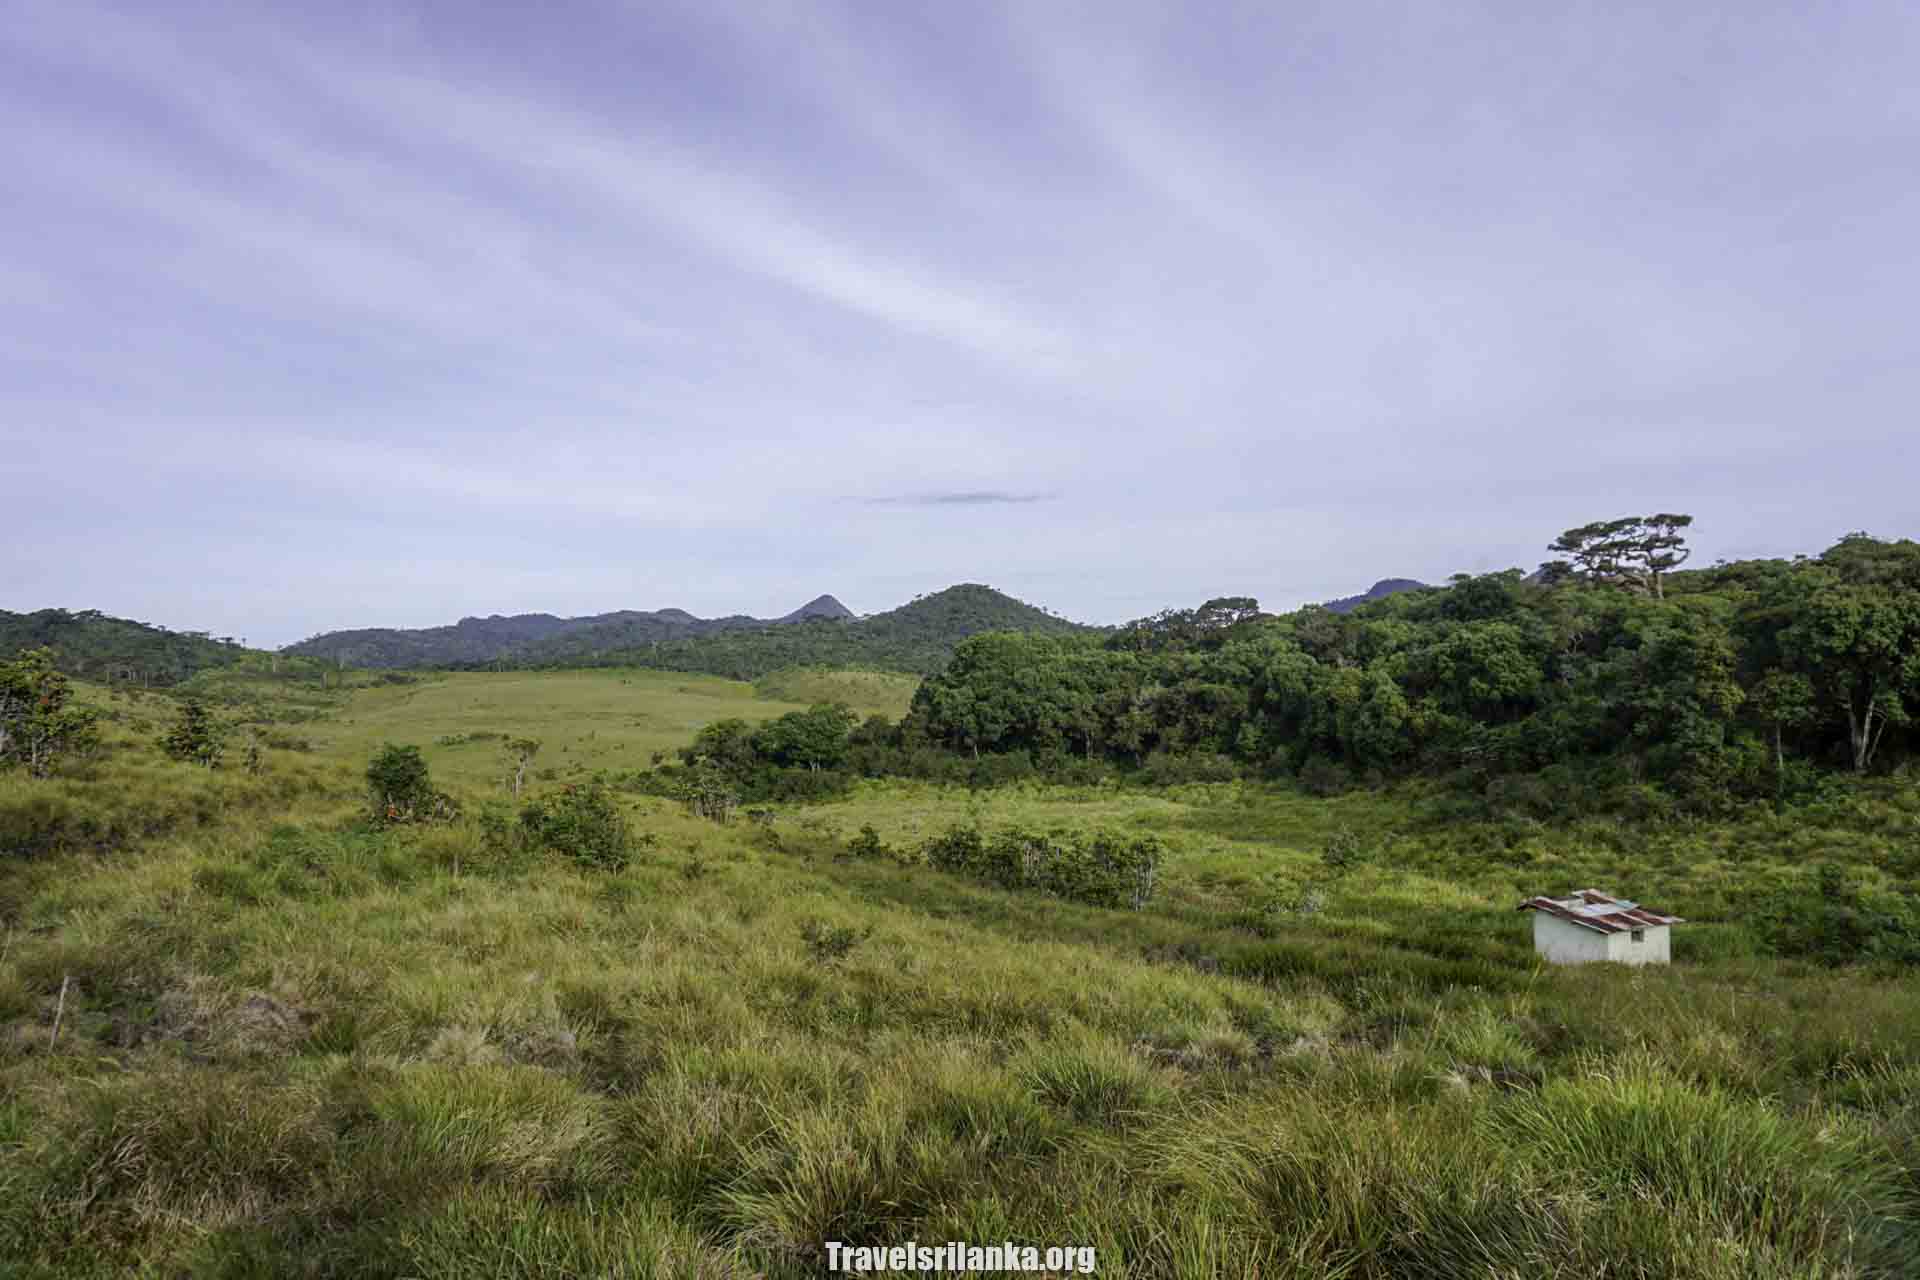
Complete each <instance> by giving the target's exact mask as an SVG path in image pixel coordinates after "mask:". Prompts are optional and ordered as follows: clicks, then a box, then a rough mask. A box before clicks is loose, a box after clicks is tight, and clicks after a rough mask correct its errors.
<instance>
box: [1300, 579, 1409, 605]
mask: <svg viewBox="0 0 1920 1280" xmlns="http://www.w3.org/2000/svg"><path fill="white" fill-rule="evenodd" d="M1426 589H1427V584H1426V583H1424V582H1415V581H1414V580H1413V579H1412V578H1382V579H1380V581H1378V582H1376V583H1374V584H1373V585H1372V586H1370V587H1368V588H1367V589H1366V590H1365V591H1362V592H1361V593H1360V594H1359V595H1357V596H1342V597H1340V599H1338V600H1329V601H1327V603H1326V605H1325V608H1326V609H1327V611H1328V612H1329V613H1352V612H1353V611H1354V610H1355V609H1358V608H1359V607H1360V606H1361V605H1363V604H1371V603H1373V602H1374V601H1375V600H1385V599H1386V598H1387V597H1388V596H1394V595H1399V594H1400V593H1401V592H1402V591H1425V590H1426Z"/></svg>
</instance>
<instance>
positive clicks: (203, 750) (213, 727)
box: [160, 702, 226, 769]
mask: <svg viewBox="0 0 1920 1280" xmlns="http://www.w3.org/2000/svg"><path fill="white" fill-rule="evenodd" d="M224 736H225V735H224V733H223V731H222V729H221V726H220V722H219V721H218V720H216V719H214V717H213V713H212V712H210V711H208V710H207V708H206V705H205V704H204V703H200V702H186V703H183V704H181V707H180V714H179V716H178V717H177V718H176V719H175V720H174V723H173V728H172V729H171V730H169V731H168V732H167V736H166V737H164V738H162V739H160V749H161V750H162V751H164V752H166V753H167V754H168V755H169V756H171V757H172V758H173V759H175V760H185V761H188V762H190V763H192V764H197V765H202V766H204V767H205V768H208V769H217V768H219V767H220V757H221V755H222V754H224V752H225V750H226V746H225V743H224V742H222V741H221V739H222V738H223V737H224Z"/></svg>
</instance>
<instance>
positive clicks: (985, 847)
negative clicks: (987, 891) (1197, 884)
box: [922, 827, 1161, 911]
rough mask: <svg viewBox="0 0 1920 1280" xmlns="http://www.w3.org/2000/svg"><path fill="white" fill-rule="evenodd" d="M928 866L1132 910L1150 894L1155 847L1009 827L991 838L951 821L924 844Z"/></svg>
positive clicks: (1148, 840)
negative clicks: (945, 828) (945, 829)
mask: <svg viewBox="0 0 1920 1280" xmlns="http://www.w3.org/2000/svg"><path fill="white" fill-rule="evenodd" d="M922 852H923V853H924V854H925V857H926V861H927V864H928V865H929V866H932V867H936V868H938V869H939V870H942V871H951V872H955V873H958V874H960V875H965V876H970V877H972V878H973V879H976V880H984V881H986V882H987V883H989V884H995V885H999V886H1000V887H1001V888H1003V889H1032V890H1035V891H1037V892H1040V893H1045V894H1050V895H1052V896H1054V897H1057V898H1066V899H1068V900H1069V901H1073V902H1084V903H1087V904H1088V905H1090V906H1096V907H1124V908H1128V909H1130V910H1134V911H1138V910H1139V909H1140V908H1141V907H1143V906H1145V905H1146V903H1147V900H1148V899H1149V898H1151V897H1152V896H1153V886H1154V878H1155V875H1156V873H1157V872H1158V869H1159V866H1160V857H1161V845H1160V842H1159V841H1158V840H1157V839H1155V838H1154V837H1152V836H1140V837H1127V836H1121V835H1116V834H1112V833H1109V832H1091V833H1089V832H1070V831H1055V832H1052V833H1050V834H1046V835H1042V834H1040V833H1038V832H1033V831H1025V830H1022V829H1020V828H1017V827H1016V828H1011V829H1009V830H1006V831H1003V832H1001V833H999V834H998V835H996V836H994V837H992V838H991V839H989V838H987V837H985V836H983V835H981V833H980V832H979V831H978V830H976V829H973V828H969V827H954V828H952V829H950V830H948V831H947V833H946V834H945V835H941V836H936V837H935V838H934V839H932V840H930V841H928V842H927V844H926V845H925V846H924V847H923V849H922Z"/></svg>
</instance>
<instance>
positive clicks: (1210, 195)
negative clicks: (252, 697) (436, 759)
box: [0, 0, 1920, 646]
mask: <svg viewBox="0 0 1920 1280" xmlns="http://www.w3.org/2000/svg"><path fill="white" fill-rule="evenodd" d="M1916 229H1920V6H1915V5H1913V4H1912V3H1910V2H1909V0H1889V2H1888V3H1864V2H1863V3H1846V2H1845V0H1842V2H1840V3H1835V4H1830V5H1805V4H1800V3H1793V4H1771V3H1766V2H1765V0H1741V2H1740V3H1737V4H1735V3H1727V4H1714V3H1711V2H1710V0H1707V2H1703V3H1698V4H1686V5H1675V4H1639V3H1630V2H1609V3H1591V4H1559V3H1540V2H1538V0H1524V2H1515V3H1503V4H1475V3H1471V2H1470V0H1454V2H1451V3H1448V4H1444V5H1435V4H1379V3H1372V2H1371V0H1331V2H1329V3H1324V4H1321V3H1315V2H1314V0H1288V2H1287V3H1272V2H1270V0H1260V2H1258V3H1255V2H1246V3H1238V2H1235V0H1175V2H1172V3H1166V4H1146V3H1133V2H1131V0H1096V2H1092V3H1076V2H1074V0H1008V2H1006V3H993V2H992V0H968V2H966V3H954V2H953V0H884V2H883V0H864V2H863V3H839V2H836V0H812V2H808V0H767V2H765V3H761V2H760V0H644V2H641V0H628V2H622V0H554V2H553V3H546V4H539V5H508V4H493V3H475V0H457V2H456V0H448V2H445V3H440V2H437V0H436V2H433V3H409V2H407V0H382V2H381V3H371V2H363V0H329V2H328V3H325V4H316V3H301V4H290V3H272V2H265V3H263V2H261V0H252V2H250V3H245V4H221V3H206V4H199V3H181V2H178V0H141V2H140V3H129V4H118V5H114V4H95V3H91V2H90V0H52V2H50V3H41V2H40V0H0V488H3V489H4V494H5V496H4V500H3V501H0V513H3V514H4V535H0V608H7V609H13V610H30V609H38V608H46V607H55V606H58V607H66V608H73V609H83V608H97V609H101V610H104V611H105V612H107V613H110V614H115V615H118V616H123V617H133V618H138V619H141V620H143V621H148V622H153V623H157V624H161V625H165V626H169V627H173V628H176V629H191V630H206V631H211V632H213V633H214V634H216V635H234V636H240V637H244V638H246V639H247V641H248V642H249V643H251V644H254V645H256V646H259V645H281V644H287V643H291V642H293V641H296V640H299V639H301V638H303V637H305V636H308V635H311V634H314V633H317V632H321V631H327V630H333V629H337V628H345V627H362V626H430V625H436V624H441V623H446V622H451V621H454V620H455V619H457V618H459V617H462V616H466V615H485V614H491V613H516V612H534V611H543V612H550V613H558V614H563V615H577V614H586V613H599V612H605V611H610V610H614V609H628V608H631V609H655V608H666V607H679V608H685V609H688V610H691V611H692V612H694V613H697V614H701V615H703V616H715V615H723V614H733V613H749V614H755V615H759V616H777V615H779V614H782V613H785V612H787V611H788V610H791V609H793V608H795V607H797V606H798V605H800V604H801V603H802V602H804V601H806V600H808V599H810V598H812V597H813V596H815V595H817V594H820V593H822V592H831V593H833V594H835V595H836V596H838V597H839V598H840V599H841V600H842V601H844V602H845V603H846V604H847V605H848V606H849V607H850V608H852V609H853V610H855V611H856V612H858V613H871V612H879V611H881V610H885V609H889V608H892V607H895V606H896V605H899V604H901V603H903V602H905V601H907V600H909V599H910V598H912V597H913V596H915V595H917V594H921V593H924V592H929V591H935V590H939V589H940V588H942V587H945V586H948V585H950V584H952V583H956V582H983V583H987V584H990V585H992V586H995V587H998V588H1000V589H1001V590H1004V591H1007V592H1009V593H1011V594H1013V595H1016V596H1019V597H1021V598H1022V599H1025V600H1028V601H1030V602H1032V603H1035V604H1039V605H1043V606H1046V607H1048V608H1051V609H1053V610H1055V611H1057V612H1059V613H1061V614H1064V615H1066V616H1068V617H1072V618H1076V619H1079V620H1083V621H1089V622H1102V623H1108V622H1118V621H1122V620H1125V619H1128V618H1133V617H1138V616H1141V615H1144V614H1147V613H1150V612H1153V611H1154V610H1157V609H1160V608H1163V607H1167V606H1175V605H1178V606H1189V605H1192V604H1196V603H1198V602H1200V601H1202V600H1204V599H1207V598H1208V597H1211V596H1216V595H1223V594H1233V595H1253V596H1257V597H1258V598H1259V599H1260V600H1261V601H1262V603H1263V604H1264V605H1266V606H1267V607H1268V608H1270V609H1279V608H1287V607H1292V606H1294V605H1297V604H1300V603H1304V602H1309V601H1315V600H1322V599H1327V598H1330V597H1335V596H1341V595H1347V594H1351V593H1353V592H1356V591H1359V590H1362V589H1364V588H1365V587H1366V586H1367V585H1368V584H1369V583H1371V582H1373V581H1374V580H1375V579H1378V578H1383V577H1414V578H1420V579H1423V580H1426V581H1430V582H1431V581H1444V580H1445V578H1446V577H1447V576H1448V575H1450V574H1453V573H1456V572H1484V571H1489V570H1494V569H1501V568H1506V567H1509V566H1519V567H1523V568H1527V569H1531V568H1532V567H1534V566H1535V565H1537V564H1538V563H1539V562H1540V561H1541V560H1543V559H1546V558H1547V551H1546V546H1547V544H1548V543H1549V542H1550V541H1551V540H1552V539H1553V538H1554V536H1555V535H1557V534H1558V533H1559V532H1560V531H1562V530H1564V529H1567V528H1569V527H1572V526H1574V525H1579V524H1584V523H1587V522H1588V521H1591V520H1596V519H1603V518H1612V517H1615V516H1620V515H1627V514H1637V513H1646V512H1654V511H1683V512H1689V513H1692V514H1693V515H1694V516H1695V517H1696V524H1695V526H1694V530H1693V539H1692V541H1693V544H1694V547H1695V552H1696V554H1695V563H1707V562H1710V561H1711V560H1713V559H1716V558H1741V557H1746V556H1754V555H1788V554H1793V553H1796V552H1809V553H1813V552H1818V551H1819V550H1820V549H1822V548H1824V547H1826V546H1828V545H1830V544H1831V543H1832V542H1833V541H1835V540H1837V539H1838V538H1839V537H1840V535H1842V534H1844V533H1847V532H1849V531H1853V530H1866V531H1869V532H1871V533H1874V534H1877V535H1880V536H1889V537H1892V536H1913V535H1915V534H1920V518H1917V517H1920V486H1917V485H1916V477H1920V450H1917V449H1916V446H1915V444H1914V443H1913V441H1914V440H1915V439H1916V438H1920V420H1917V419H1920V415H1917V414H1916V406H1920V318H1917V315H1916V312H1917V307H1916V299H1920V239H1917V238H1916Z"/></svg>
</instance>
